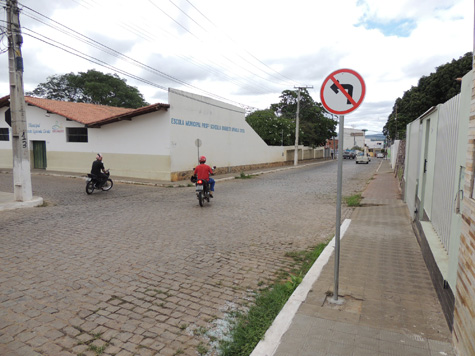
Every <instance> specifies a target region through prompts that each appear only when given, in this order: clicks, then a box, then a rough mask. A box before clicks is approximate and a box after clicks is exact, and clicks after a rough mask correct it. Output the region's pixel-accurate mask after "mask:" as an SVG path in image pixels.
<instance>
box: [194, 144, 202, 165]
mask: <svg viewBox="0 0 475 356" xmlns="http://www.w3.org/2000/svg"><path fill="white" fill-rule="evenodd" d="M202 143H203V142H202V141H201V140H200V139H199V138H197V139H196V140H195V146H196V147H197V148H198V162H199V161H200V147H201V144H202Z"/></svg>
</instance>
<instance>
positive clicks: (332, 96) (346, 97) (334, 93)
mask: <svg viewBox="0 0 475 356" xmlns="http://www.w3.org/2000/svg"><path fill="white" fill-rule="evenodd" d="M365 92H366V86H365V83H364V80H363V78H362V77H361V75H359V74H358V73H357V72H355V71H354V70H351V69H339V70H337V71H335V72H333V73H331V74H330V75H329V76H328V77H327V78H326V79H325V80H324V81H323V84H322V88H321V89H320V98H321V100H322V105H323V106H324V107H325V109H326V110H327V111H328V112H330V113H332V114H336V115H339V130H338V136H339V137H338V173H337V193H336V226H335V230H336V231H335V274H334V288H333V298H332V301H333V302H334V303H338V285H339V274H340V225H341V192H342V185H343V137H344V130H345V117H344V114H348V113H350V112H352V111H354V110H356V108H357V107H358V106H360V104H361V103H362V102H363V99H364V96H365Z"/></svg>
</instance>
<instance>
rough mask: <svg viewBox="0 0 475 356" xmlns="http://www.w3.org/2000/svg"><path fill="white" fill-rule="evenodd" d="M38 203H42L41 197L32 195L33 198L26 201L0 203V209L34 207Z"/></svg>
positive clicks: (38, 204)
mask: <svg viewBox="0 0 475 356" xmlns="http://www.w3.org/2000/svg"><path fill="white" fill-rule="evenodd" d="M40 205H43V198H41V197H33V199H31V200H28V201H12V202H8V203H3V204H0V211H6V210H15V209H20V208H34V207H37V206H40Z"/></svg>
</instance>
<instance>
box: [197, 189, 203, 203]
mask: <svg viewBox="0 0 475 356" xmlns="http://www.w3.org/2000/svg"><path fill="white" fill-rule="evenodd" d="M198 201H199V202H200V206H203V193H202V192H199V193H198Z"/></svg>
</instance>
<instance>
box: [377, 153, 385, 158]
mask: <svg viewBox="0 0 475 356" xmlns="http://www.w3.org/2000/svg"><path fill="white" fill-rule="evenodd" d="M376 157H377V158H384V153H381V152H379V153H378V154H377V155H376Z"/></svg>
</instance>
